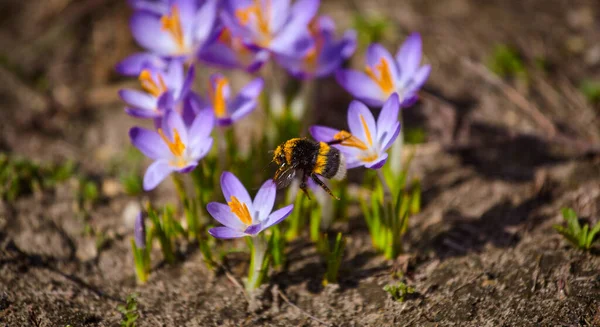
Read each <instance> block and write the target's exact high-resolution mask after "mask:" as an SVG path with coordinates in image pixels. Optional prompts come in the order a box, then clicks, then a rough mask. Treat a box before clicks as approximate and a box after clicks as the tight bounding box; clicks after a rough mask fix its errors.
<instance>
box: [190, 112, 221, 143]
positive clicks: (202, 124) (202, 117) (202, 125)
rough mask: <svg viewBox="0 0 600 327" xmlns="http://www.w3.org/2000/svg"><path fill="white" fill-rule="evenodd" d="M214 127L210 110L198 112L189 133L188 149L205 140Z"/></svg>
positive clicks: (213, 119)
mask: <svg viewBox="0 0 600 327" xmlns="http://www.w3.org/2000/svg"><path fill="white" fill-rule="evenodd" d="M214 126H215V116H214V114H213V112H212V111H211V110H208V109H204V110H201V111H200V112H198V114H197V115H196V118H194V122H193V123H192V126H191V127H190V131H189V135H188V137H189V143H190V147H195V145H196V144H198V143H200V142H202V141H204V140H206V139H207V138H208V137H209V136H210V133H211V132H212V130H213V127H214Z"/></svg>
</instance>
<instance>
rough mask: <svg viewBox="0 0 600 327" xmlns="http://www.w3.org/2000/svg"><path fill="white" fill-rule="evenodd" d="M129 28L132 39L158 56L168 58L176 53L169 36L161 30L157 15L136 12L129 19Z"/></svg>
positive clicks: (174, 44)
mask: <svg viewBox="0 0 600 327" xmlns="http://www.w3.org/2000/svg"><path fill="white" fill-rule="evenodd" d="M130 28H131V33H132V34H133V38H134V39H135V40H136V42H137V43H138V44H139V45H140V46H142V47H143V48H146V49H148V50H150V51H151V52H153V53H155V54H157V55H159V56H168V55H171V54H174V53H176V52H177V51H178V47H177V44H176V43H175V41H174V40H173V38H172V37H171V35H170V34H169V33H167V32H166V31H164V30H163V29H162V24H161V22H160V16H159V15H156V14H152V13H151V12H148V11H136V12H135V13H134V14H133V16H132V17H131V21H130Z"/></svg>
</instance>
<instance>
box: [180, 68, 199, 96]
mask: <svg viewBox="0 0 600 327" xmlns="http://www.w3.org/2000/svg"><path fill="white" fill-rule="evenodd" d="M195 77H196V69H195V67H194V65H192V66H190V68H189V69H188V72H187V74H186V75H185V79H184V80H183V84H182V85H181V89H180V90H179V96H178V99H179V100H181V99H183V98H184V97H185V96H187V95H188V93H189V92H190V89H191V88H192V84H193V83H194V78H195Z"/></svg>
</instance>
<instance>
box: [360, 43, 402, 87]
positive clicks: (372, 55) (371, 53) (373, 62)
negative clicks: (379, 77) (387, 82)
mask: <svg viewBox="0 0 600 327" xmlns="http://www.w3.org/2000/svg"><path fill="white" fill-rule="evenodd" d="M382 60H384V61H385V62H386V63H387V66H388V67H389V70H390V74H391V75H392V81H393V82H394V83H397V81H398V80H399V77H400V76H398V67H397V63H396V60H394V57H392V54H391V53H390V52H389V51H387V50H386V48H384V47H383V46H382V45H381V44H379V43H373V44H371V45H370V46H369V48H367V65H368V66H369V67H371V69H373V71H374V72H375V74H379V72H377V70H375V66H377V65H379V64H380V63H381V61H382Z"/></svg>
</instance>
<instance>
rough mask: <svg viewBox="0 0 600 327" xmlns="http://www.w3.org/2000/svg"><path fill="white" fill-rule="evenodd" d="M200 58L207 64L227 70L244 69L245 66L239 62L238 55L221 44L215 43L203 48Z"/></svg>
mask: <svg viewBox="0 0 600 327" xmlns="http://www.w3.org/2000/svg"><path fill="white" fill-rule="evenodd" d="M199 58H200V60H202V61H204V62H205V63H208V64H211V65H215V66H219V67H221V68H226V69H234V68H242V66H243V65H242V63H241V62H239V60H238V57H237V53H236V52H235V51H234V50H233V49H231V48H230V47H228V46H227V45H225V44H223V43H221V42H214V43H213V44H211V45H209V46H207V47H206V48H203V49H202V50H201V51H200V52H199Z"/></svg>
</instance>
